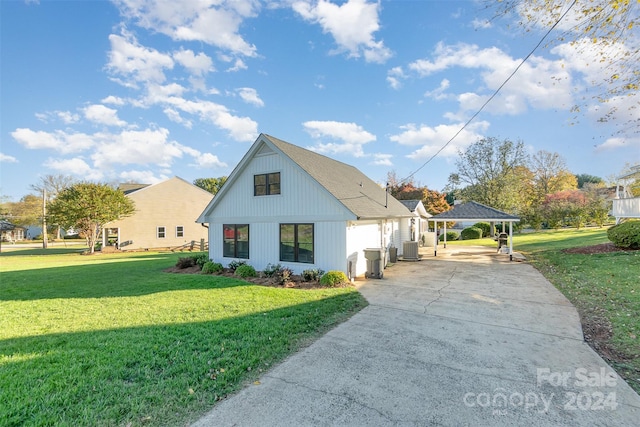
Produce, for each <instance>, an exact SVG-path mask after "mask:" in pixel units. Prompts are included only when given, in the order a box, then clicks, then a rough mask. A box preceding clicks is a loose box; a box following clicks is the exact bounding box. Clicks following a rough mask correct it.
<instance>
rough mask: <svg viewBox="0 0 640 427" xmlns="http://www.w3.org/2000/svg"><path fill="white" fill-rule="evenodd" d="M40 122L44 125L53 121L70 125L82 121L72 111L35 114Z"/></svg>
mask: <svg viewBox="0 0 640 427" xmlns="http://www.w3.org/2000/svg"><path fill="white" fill-rule="evenodd" d="M35 116H36V118H37V119H38V120H40V121H41V122H44V123H49V121H50V120H52V119H58V120H61V121H62V123H64V124H66V125H70V124H73V123H76V122H78V121H79V120H80V116H79V115H78V114H76V113H72V112H70V111H47V112H45V113H35Z"/></svg>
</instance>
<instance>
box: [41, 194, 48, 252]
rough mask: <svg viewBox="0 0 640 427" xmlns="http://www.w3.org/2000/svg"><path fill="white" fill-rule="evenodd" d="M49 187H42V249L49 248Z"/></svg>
mask: <svg viewBox="0 0 640 427" xmlns="http://www.w3.org/2000/svg"><path fill="white" fill-rule="evenodd" d="M47 240H48V237H47V189H46V188H43V189H42V249H47V246H48V242H47Z"/></svg>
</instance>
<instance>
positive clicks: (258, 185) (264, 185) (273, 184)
mask: <svg viewBox="0 0 640 427" xmlns="http://www.w3.org/2000/svg"><path fill="white" fill-rule="evenodd" d="M274 194H280V172H274V173H264V174H261V175H254V176H253V195H254V196H272V195H274Z"/></svg>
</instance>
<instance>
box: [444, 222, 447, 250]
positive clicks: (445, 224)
mask: <svg viewBox="0 0 640 427" xmlns="http://www.w3.org/2000/svg"><path fill="white" fill-rule="evenodd" d="M444 248H445V249H447V221H445V222H444Z"/></svg>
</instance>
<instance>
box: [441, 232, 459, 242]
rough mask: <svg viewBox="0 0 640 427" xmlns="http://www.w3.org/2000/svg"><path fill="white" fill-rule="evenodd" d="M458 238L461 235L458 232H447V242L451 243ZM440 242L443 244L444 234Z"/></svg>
mask: <svg viewBox="0 0 640 427" xmlns="http://www.w3.org/2000/svg"><path fill="white" fill-rule="evenodd" d="M458 236H459V234H458V232H457V231H447V241H449V240H458ZM439 240H440V241H441V242H443V241H444V234H441V235H440V238H439Z"/></svg>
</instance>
